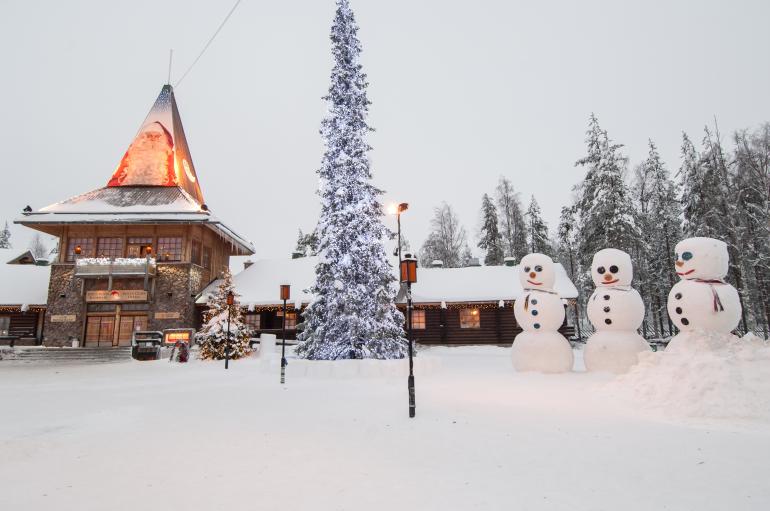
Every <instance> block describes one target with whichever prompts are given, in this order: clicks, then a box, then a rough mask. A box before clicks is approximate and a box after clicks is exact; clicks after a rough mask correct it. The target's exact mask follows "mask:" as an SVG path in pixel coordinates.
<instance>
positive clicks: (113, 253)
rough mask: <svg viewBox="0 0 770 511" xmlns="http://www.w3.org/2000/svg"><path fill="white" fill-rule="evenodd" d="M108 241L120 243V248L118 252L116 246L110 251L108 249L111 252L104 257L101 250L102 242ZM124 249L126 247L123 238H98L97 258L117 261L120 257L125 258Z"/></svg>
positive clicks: (111, 247)
mask: <svg viewBox="0 0 770 511" xmlns="http://www.w3.org/2000/svg"><path fill="white" fill-rule="evenodd" d="M108 240H109V241H111V242H114V241H118V242H119V247H118V249H117V250H115V247H114V246H110V247H109V249H108V250H109V252H108V254H107V255H103V254H104V252H103V251H102V250H100V248H101V245H102V241H108ZM124 247H125V240H124V239H123V238H121V237H117V236H104V237H99V238H96V256H97V257H106V258H108V259H116V258H119V257H123V254H124V251H123V249H124Z"/></svg>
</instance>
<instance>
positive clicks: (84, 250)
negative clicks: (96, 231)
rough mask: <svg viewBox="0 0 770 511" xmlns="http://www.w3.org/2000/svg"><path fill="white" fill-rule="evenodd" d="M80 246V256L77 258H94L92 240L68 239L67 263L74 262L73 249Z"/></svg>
mask: <svg viewBox="0 0 770 511" xmlns="http://www.w3.org/2000/svg"><path fill="white" fill-rule="evenodd" d="M77 246H80V255H79V256H78V257H93V256H94V239H93V238H70V239H69V240H68V241H67V261H74V260H75V247H77Z"/></svg>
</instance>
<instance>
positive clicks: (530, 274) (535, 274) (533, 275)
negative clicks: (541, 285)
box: [529, 271, 537, 279]
mask: <svg viewBox="0 0 770 511" xmlns="http://www.w3.org/2000/svg"><path fill="white" fill-rule="evenodd" d="M535 277H537V273H535V272H533V271H531V272H529V278H531V279H534V278H535Z"/></svg>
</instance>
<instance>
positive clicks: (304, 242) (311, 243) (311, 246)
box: [291, 229, 318, 259]
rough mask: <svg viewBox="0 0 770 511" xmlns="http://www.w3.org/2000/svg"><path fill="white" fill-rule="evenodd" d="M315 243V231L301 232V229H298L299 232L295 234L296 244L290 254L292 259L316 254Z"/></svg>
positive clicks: (316, 239)
mask: <svg viewBox="0 0 770 511" xmlns="http://www.w3.org/2000/svg"><path fill="white" fill-rule="evenodd" d="M317 245H318V237H317V236H316V233H315V231H313V232H310V233H307V234H305V233H303V232H302V229H299V233H298V234H297V244H296V246H295V247H294V251H293V252H292V254H291V257H292V259H298V258H300V257H307V256H314V255H316V247H317Z"/></svg>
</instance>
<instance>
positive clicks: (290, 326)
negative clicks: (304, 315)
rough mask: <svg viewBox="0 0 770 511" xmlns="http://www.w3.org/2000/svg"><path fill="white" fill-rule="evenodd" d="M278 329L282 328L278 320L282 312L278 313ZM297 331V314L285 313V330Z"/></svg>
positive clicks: (281, 316)
mask: <svg viewBox="0 0 770 511" xmlns="http://www.w3.org/2000/svg"><path fill="white" fill-rule="evenodd" d="M278 318H279V321H278V327H279V328H282V326H281V325H282V323H281V320H280V318H283V311H282V310H279V311H278ZM296 329H297V313H296V312H287V313H286V330H296Z"/></svg>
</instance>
